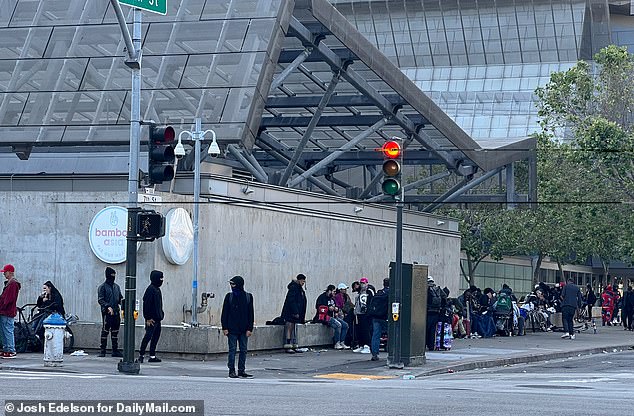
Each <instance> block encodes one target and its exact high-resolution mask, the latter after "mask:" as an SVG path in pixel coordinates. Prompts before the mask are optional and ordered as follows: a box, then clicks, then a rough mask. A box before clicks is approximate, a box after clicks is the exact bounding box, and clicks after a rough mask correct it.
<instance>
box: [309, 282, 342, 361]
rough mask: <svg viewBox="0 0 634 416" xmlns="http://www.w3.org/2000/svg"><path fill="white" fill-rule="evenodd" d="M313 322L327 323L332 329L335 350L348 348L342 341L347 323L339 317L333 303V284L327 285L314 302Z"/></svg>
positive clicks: (337, 308)
mask: <svg viewBox="0 0 634 416" xmlns="http://www.w3.org/2000/svg"><path fill="white" fill-rule="evenodd" d="M315 309H316V310H317V311H316V313H315V317H314V318H313V322H315V323H321V324H324V325H328V326H329V327H330V328H332V329H333V330H334V336H333V342H334V348H335V349H336V350H348V349H350V347H349V346H347V345H346V344H345V343H344V341H345V339H346V334H347V333H348V323H347V322H346V321H344V320H343V318H341V317H339V307H337V305H336V303H335V285H328V287H327V288H326V290H325V291H324V293H322V294H321V295H319V297H318V298H317V301H316V302H315Z"/></svg>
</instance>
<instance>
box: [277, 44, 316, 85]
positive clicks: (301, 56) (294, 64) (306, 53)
mask: <svg viewBox="0 0 634 416" xmlns="http://www.w3.org/2000/svg"><path fill="white" fill-rule="evenodd" d="M312 51H313V48H306V49H304V51H303V52H302V53H300V54H299V55H297V57H296V58H295V59H294V60H293V62H291V64H290V65H289V66H287V67H286V68H284V70H283V71H282V72H281V73H280V74H279V75H278V76H276V77H275V79H274V80H273V82H271V88H269V91H275V90H276V89H277V87H279V86H280V85H282V83H283V82H284V80H285V79H286V78H287V77H288V76H289V75H290V74H291V72H293V71H294V70H296V69H297V67H298V66H300V65H301V64H302V62H304V61H305V60H306V58H308V57H309V56H310V54H311V53H312Z"/></svg>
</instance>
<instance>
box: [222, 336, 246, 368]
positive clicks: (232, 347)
mask: <svg viewBox="0 0 634 416" xmlns="http://www.w3.org/2000/svg"><path fill="white" fill-rule="evenodd" d="M248 340H249V338H248V337H247V334H246V333H242V334H231V333H230V334H229V335H227V341H228V342H229V358H228V360H227V367H229V372H231V373H235V372H236V344H239V345H240V355H239V357H238V372H241V373H242V372H244V371H245V370H246V365H247V342H248Z"/></svg>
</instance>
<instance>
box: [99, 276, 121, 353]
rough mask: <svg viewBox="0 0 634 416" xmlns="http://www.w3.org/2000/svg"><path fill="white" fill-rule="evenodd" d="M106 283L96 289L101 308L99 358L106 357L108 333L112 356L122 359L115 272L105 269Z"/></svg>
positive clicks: (119, 296) (118, 293) (118, 288)
mask: <svg viewBox="0 0 634 416" xmlns="http://www.w3.org/2000/svg"><path fill="white" fill-rule="evenodd" d="M105 274H106V281H105V282H103V283H102V284H101V285H99V288H98V289H97V301H98V302H99V306H100V307H101V322H102V325H101V344H100V349H101V351H100V353H99V357H105V356H106V347H107V346H108V332H110V338H111V340H112V356H113V357H123V354H121V351H119V327H120V326H121V300H122V299H123V296H122V295H121V288H120V287H119V285H118V284H116V283H115V282H114V279H115V276H116V274H117V272H116V271H115V270H114V269H112V268H110V267H106V272H105Z"/></svg>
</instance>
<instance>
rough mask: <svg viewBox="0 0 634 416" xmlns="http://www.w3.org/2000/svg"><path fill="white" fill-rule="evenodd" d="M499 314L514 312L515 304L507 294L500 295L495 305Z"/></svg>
mask: <svg viewBox="0 0 634 416" xmlns="http://www.w3.org/2000/svg"><path fill="white" fill-rule="evenodd" d="M493 308H494V309H495V311H496V312H497V313H502V314H509V313H511V311H512V310H513V302H512V301H511V298H510V296H508V295H507V294H506V293H500V295H499V296H498V300H497V302H495V305H493Z"/></svg>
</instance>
